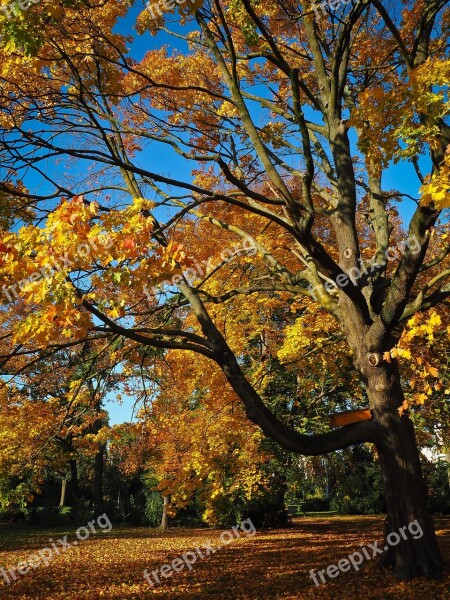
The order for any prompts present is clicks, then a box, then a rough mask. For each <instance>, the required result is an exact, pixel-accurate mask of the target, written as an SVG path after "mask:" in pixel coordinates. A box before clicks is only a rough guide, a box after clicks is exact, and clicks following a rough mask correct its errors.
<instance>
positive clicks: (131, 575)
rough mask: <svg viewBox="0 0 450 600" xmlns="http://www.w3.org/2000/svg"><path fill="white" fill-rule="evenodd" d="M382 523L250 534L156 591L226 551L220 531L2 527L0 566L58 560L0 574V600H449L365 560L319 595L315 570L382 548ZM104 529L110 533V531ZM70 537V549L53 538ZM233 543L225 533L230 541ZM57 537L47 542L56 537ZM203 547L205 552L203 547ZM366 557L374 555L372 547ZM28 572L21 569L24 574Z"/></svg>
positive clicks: (346, 521) (444, 532) (334, 520)
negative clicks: (176, 563) (156, 577)
mask: <svg viewBox="0 0 450 600" xmlns="http://www.w3.org/2000/svg"><path fill="white" fill-rule="evenodd" d="M435 521H436V526H437V531H438V536H439V540H440V545H441V548H442V550H443V553H444V556H445V557H446V560H447V561H449V559H450V517H443V518H437V519H436V520H435ZM382 522H383V517H378V516H374V517H372V516H370V517H340V516H335V517H317V516H314V517H311V516H307V517H302V518H297V519H294V524H293V527H291V528H287V529H272V530H267V529H266V530H259V531H257V533H256V534H255V535H254V536H251V535H249V536H246V535H244V534H242V536H241V538H240V539H236V540H235V541H233V542H231V543H229V544H228V545H226V546H222V547H221V548H220V549H217V551H216V552H215V553H212V552H211V551H210V554H209V556H205V557H204V558H203V559H200V558H198V560H197V562H196V563H195V564H194V565H193V568H192V570H191V571H189V570H188V569H187V568H184V569H183V570H182V571H180V572H175V573H173V575H172V576H170V577H169V578H167V579H164V577H162V576H161V577H160V579H161V583H160V584H156V583H155V585H154V586H153V587H151V586H150V585H149V584H148V583H147V582H146V580H145V579H144V578H143V571H144V569H148V570H149V571H150V572H151V571H152V570H154V569H159V568H160V567H161V566H162V565H164V564H165V563H169V562H171V561H172V560H173V559H175V558H177V557H179V556H180V555H181V554H183V553H184V552H186V551H188V550H191V549H195V548H196V547H199V548H200V551H202V550H203V553H206V552H207V551H206V550H205V549H204V546H207V545H208V541H210V542H211V545H212V546H213V547H215V548H217V547H218V546H219V545H220V544H221V541H220V535H221V533H222V532H221V531H219V530H211V529H173V530H172V531H169V532H168V533H167V534H162V533H160V532H158V531H156V530H153V529H147V528H143V527H128V528H127V527H121V526H117V527H113V529H112V530H111V531H110V532H109V533H106V532H105V531H103V532H101V533H96V534H92V535H90V537H89V539H87V540H86V541H77V545H76V546H72V542H73V541H74V540H77V538H76V537H75V531H74V530H73V529H71V528H65V529H64V528H59V529H56V528H51V529H42V528H40V529H36V528H34V529H30V528H28V529H27V528H24V527H18V526H17V525H0V566H8V567H10V566H12V565H17V563H18V562H19V561H24V560H27V558H28V557H30V555H32V554H36V553H37V552H39V550H41V549H42V548H44V547H51V541H52V540H53V541H55V544H56V546H57V547H58V548H61V552H60V554H59V555H55V557H54V558H53V559H52V560H50V561H49V564H48V566H45V565H41V566H37V567H36V568H35V569H32V568H30V571H29V572H28V573H27V574H25V575H18V577H17V579H16V581H12V582H11V583H10V585H7V584H6V582H5V579H4V577H3V576H2V575H1V571H0V599H1V600H4V599H9V598H11V599H23V600H29V599H30V600H31V599H32V600H36V599H45V600H61V599H63V598H64V599H74V600H87V599H89V600H94V599H97V598H105V599H107V598H109V599H112V598H114V599H117V600H127V599H131V598H150V597H154V598H157V599H159V598H161V599H170V600H173V599H185V600H193V599H196V600H197V599H202V598H223V599H229V600H233V599H255V600H256V599H258V600H259V599H266V598H267V599H270V598H283V599H301V600H303V599H311V600H312V599H314V600H322V599H323V600H325V599H330V600H335V599H337V598H339V599H343V598H345V599H355V600H359V599H363V600H375V599H376V600H397V599H398V600H400V599H401V600H404V599H408V600H445V599H447V600H448V599H450V572H449V570H448V569H447V571H446V578H445V579H444V580H442V581H440V582H439V583H436V582H430V581H426V580H423V579H418V580H415V581H414V582H411V583H402V582H396V581H395V579H394V578H393V577H392V576H391V575H390V574H389V573H386V572H385V571H379V570H378V569H376V568H375V561H374V560H365V561H364V562H363V564H362V565H361V567H360V570H359V571H358V572H356V571H355V570H353V569H351V570H350V571H349V572H346V573H342V572H339V574H338V576H337V577H336V578H335V579H329V578H328V577H327V583H326V584H325V585H321V586H320V587H316V586H315V585H314V583H313V581H312V580H311V579H310V575H309V573H310V570H311V569H315V570H321V569H325V568H326V567H327V566H328V565H330V564H337V562H338V561H339V560H341V559H345V558H346V557H348V555H349V554H351V553H352V552H355V551H358V550H361V548H360V547H361V545H368V544H373V543H374V542H375V541H378V542H380V541H381V540H380V531H381V530H382ZM105 529H106V527H105ZM65 534H67V540H68V542H69V543H70V544H71V547H70V548H68V547H66V548H65V549H64V550H62V548H63V544H62V543H59V544H57V543H56V540H57V539H59V538H62V537H63V536H64V535H65ZM228 537H229V536H227V535H225V536H224V539H225V538H228ZM50 538H51V539H50ZM202 547H203V548H202ZM369 554H372V552H371V550H370V549H369ZM21 568H22V569H23V567H21Z"/></svg>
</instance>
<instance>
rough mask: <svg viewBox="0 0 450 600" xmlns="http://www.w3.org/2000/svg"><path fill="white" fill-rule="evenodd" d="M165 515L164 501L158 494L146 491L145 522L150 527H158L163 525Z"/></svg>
mask: <svg viewBox="0 0 450 600" xmlns="http://www.w3.org/2000/svg"><path fill="white" fill-rule="evenodd" d="M162 514H163V499H162V497H161V494H160V493H158V492H150V491H148V490H145V508H144V518H145V522H146V523H147V524H148V525H150V527H158V525H160V523H161V518H162Z"/></svg>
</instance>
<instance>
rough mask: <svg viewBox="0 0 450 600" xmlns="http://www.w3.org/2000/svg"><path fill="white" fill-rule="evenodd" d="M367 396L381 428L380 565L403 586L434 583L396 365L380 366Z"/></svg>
mask: <svg viewBox="0 0 450 600" xmlns="http://www.w3.org/2000/svg"><path fill="white" fill-rule="evenodd" d="M385 364H386V363H385ZM367 392H368V395H369V399H370V401H371V407H372V408H373V410H374V413H375V418H376V419H377V422H378V425H379V435H378V436H377V438H378V441H377V442H376V444H375V445H376V447H377V450H378V455H379V459H380V465H381V472H382V476H383V486H384V495H385V500H386V508H387V518H386V522H385V539H384V552H383V555H382V556H381V558H380V561H379V565H380V566H389V567H392V568H393V570H394V573H395V575H396V577H397V578H398V579H401V580H407V579H411V578H412V577H420V576H424V577H429V578H437V577H439V576H440V575H441V574H442V569H443V560H442V557H441V554H440V551H439V547H438V544H437V539H436V534H435V531H434V524H433V519H432V517H431V514H430V511H429V509H428V505H427V492H426V488H425V484H424V480H423V477H422V468H421V464H420V458H419V450H418V448H417V443H416V438H415V434H414V427H413V424H412V422H411V420H410V419H409V417H408V416H407V415H406V414H403V415H402V416H400V414H399V410H398V409H399V407H401V406H402V404H403V401H404V396H403V392H402V389H401V385H400V378H399V375H398V371H397V365H396V364H393V365H389V366H388V367H386V366H381V367H380V368H379V370H378V373H377V377H376V378H374V377H369V385H368V387H367Z"/></svg>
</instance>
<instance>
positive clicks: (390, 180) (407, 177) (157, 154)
mask: <svg viewBox="0 0 450 600" xmlns="http://www.w3.org/2000/svg"><path fill="white" fill-rule="evenodd" d="M140 10H141V8H139V7H138V6H136V5H135V6H133V7H132V8H131V9H130V10H129V12H128V14H127V16H126V17H125V18H124V19H121V20H120V21H119V23H118V25H117V28H116V29H117V31H118V32H121V33H126V34H129V33H130V31H132V27H133V24H134V23H135V20H136V16H137V14H138V13H139V12H140ZM172 18H173V20H174V21H176V20H177V16H176V15H174V16H173V17H172ZM175 27H176V29H177V30H179V31H180V30H183V31H184V32H186V31H188V28H186V27H184V28H183V27H181V26H180V25H179V24H177V25H176V26H175ZM165 44H167V45H169V46H170V48H171V49H173V48H176V49H177V50H179V51H180V52H183V51H186V49H187V46H186V44H185V43H184V42H183V40H175V41H174V38H173V37H171V36H169V35H168V34H166V33H165V32H160V33H158V35H156V36H151V35H150V34H149V33H146V34H144V35H142V36H139V35H137V34H136V35H135V38H134V41H133V43H132V44H131V47H130V52H131V55H132V56H133V58H135V59H136V60H140V59H141V58H142V57H143V56H144V54H145V53H146V52H148V51H149V50H151V49H155V48H160V47H162V46H163V45H165ZM355 153H356V149H355ZM137 163H138V164H141V165H143V166H146V167H147V168H150V169H151V170H152V171H155V172H158V173H161V174H164V175H166V176H171V175H173V176H175V175H176V177H177V178H181V179H184V180H185V181H189V180H190V179H191V175H190V171H191V168H192V167H191V165H190V164H188V163H187V161H185V160H184V159H182V158H181V157H179V156H178V155H177V154H175V153H173V152H172V151H171V150H170V149H169V148H167V147H161V145H160V144H159V145H158V146H157V148H156V147H154V146H152V145H150V146H148V147H147V148H146V150H145V151H144V152H143V153H141V154H140V155H138V157H137ZM149 165H150V166H149ZM52 168H53V167H52ZM28 184H29V186H30V188H33V187H35V186H36V185H37V180H36V178H35V177H33V179H30V180H29V181H28ZM44 187H45V186H44ZM418 187H419V182H418V179H417V176H416V174H415V172H414V169H413V167H412V165H409V164H405V163H402V164H399V165H395V166H391V167H390V168H389V169H388V170H387V172H386V174H385V176H384V180H383V189H385V190H394V189H396V190H401V191H403V192H406V193H408V194H410V195H411V196H413V197H416V198H417V197H418ZM42 191H43V188H42V187H41V192H42ZM414 207H415V204H414V203H413V202H412V201H410V200H405V201H403V202H402V203H401V204H399V205H398V209H399V212H400V215H401V216H402V218H403V219H404V221H405V222H406V223H408V221H409V219H410V217H411V215H412V212H413V210H414ZM106 408H107V409H108V411H109V414H110V423H111V424H116V423H121V422H124V421H129V420H130V419H131V415H132V408H133V399H132V398H127V397H126V396H123V402H122V404H119V403H118V402H116V401H113V399H112V397H109V398H107V403H106Z"/></svg>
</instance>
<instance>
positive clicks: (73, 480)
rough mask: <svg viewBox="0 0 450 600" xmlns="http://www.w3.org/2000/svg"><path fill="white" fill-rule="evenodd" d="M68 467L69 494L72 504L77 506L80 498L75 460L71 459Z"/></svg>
mask: <svg viewBox="0 0 450 600" xmlns="http://www.w3.org/2000/svg"><path fill="white" fill-rule="evenodd" d="M69 465H70V492H71V494H72V503H73V504H74V505H76V504H77V502H78V500H79V498H80V486H79V484H78V467H77V461H76V459H75V458H71V459H70V461H69Z"/></svg>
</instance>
